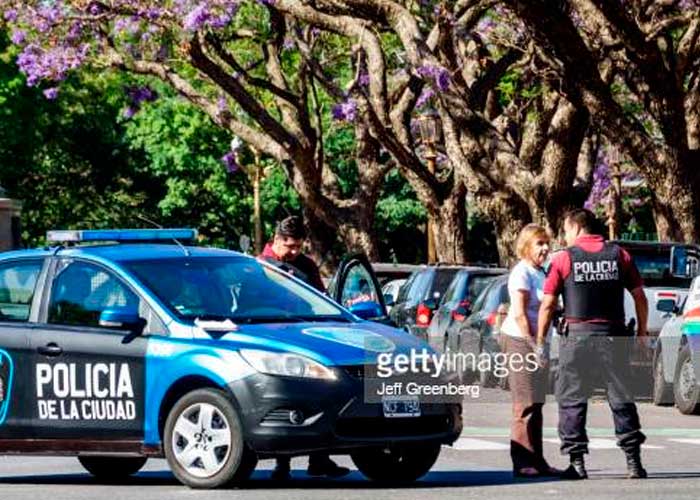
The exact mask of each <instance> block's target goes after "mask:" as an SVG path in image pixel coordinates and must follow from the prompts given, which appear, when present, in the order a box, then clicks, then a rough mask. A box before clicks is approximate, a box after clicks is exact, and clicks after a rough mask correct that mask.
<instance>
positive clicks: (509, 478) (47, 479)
mask: <svg viewBox="0 0 700 500" xmlns="http://www.w3.org/2000/svg"><path fill="white" fill-rule="evenodd" d="M271 472H272V471H271V470H257V471H255V472H254V473H253V476H252V477H251V479H250V480H248V481H247V482H246V483H244V484H243V485H241V486H240V487H239V489H243V490H262V489H349V488H352V489H357V488H358V487H360V488H366V489H383V488H392V489H394V488H412V489H416V488H456V487H469V486H493V485H506V484H519V483H537V482H551V481H556V479H552V478H535V479H516V478H514V477H513V474H512V473H511V472H510V471H507V470H506V471H504V470H486V471H434V472H430V473H428V474H427V475H426V476H424V477H423V478H422V479H420V480H419V481H417V482H415V483H408V484H377V483H374V482H371V481H368V480H367V479H366V478H365V477H364V476H363V475H362V474H361V473H359V472H358V471H353V472H351V473H350V474H348V475H347V476H345V477H343V478H339V479H327V478H314V477H309V476H307V475H306V472H305V471H304V470H303V469H296V470H293V471H292V478H291V479H290V480H288V481H281V482H275V481H272V480H270V479H269V477H270V474H271ZM697 477H700V474H698V476H697ZM0 484H44V485H46V484H55V485H63V484H65V485H93V486H100V485H110V486H113V485H121V486H125V487H129V486H180V483H179V482H178V481H177V480H176V479H175V478H174V476H173V475H172V474H171V473H170V472H169V471H144V472H140V473H139V474H137V475H136V476H133V477H131V478H129V480H128V481H123V482H105V481H101V480H98V479H96V478H93V477H92V476H90V475H89V474H80V473H78V474H47V475H36V474H32V475H23V476H11V477H0Z"/></svg>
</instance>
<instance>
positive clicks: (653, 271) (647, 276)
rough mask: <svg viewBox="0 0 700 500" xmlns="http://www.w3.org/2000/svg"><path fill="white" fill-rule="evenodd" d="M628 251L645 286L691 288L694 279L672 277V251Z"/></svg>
mask: <svg viewBox="0 0 700 500" xmlns="http://www.w3.org/2000/svg"><path fill="white" fill-rule="evenodd" d="M627 250H628V251H629V252H630V254H631V255H632V258H633V259H634V263H635V264H636V266H637V269H638V270H639V274H640V275H641V276H642V279H643V280H644V285H645V286H659V287H681V288H688V287H690V282H691V281H692V278H679V277H674V276H671V267H670V266H671V264H670V259H671V251H670V249H668V250H666V249H664V250H650V251H645V250H643V249H630V248H628V249H627Z"/></svg>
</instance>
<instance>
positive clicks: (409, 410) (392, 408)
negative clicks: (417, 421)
mask: <svg viewBox="0 0 700 500" xmlns="http://www.w3.org/2000/svg"><path fill="white" fill-rule="evenodd" d="M382 407H383V409H384V416H385V417H386V418H414V417H420V401H419V400H418V397H417V396H396V397H392V398H382Z"/></svg>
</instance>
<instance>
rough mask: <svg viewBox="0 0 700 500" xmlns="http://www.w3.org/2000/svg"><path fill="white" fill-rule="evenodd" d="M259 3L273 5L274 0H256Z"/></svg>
mask: <svg viewBox="0 0 700 500" xmlns="http://www.w3.org/2000/svg"><path fill="white" fill-rule="evenodd" d="M257 2H258V3H259V4H260V5H275V0H257Z"/></svg>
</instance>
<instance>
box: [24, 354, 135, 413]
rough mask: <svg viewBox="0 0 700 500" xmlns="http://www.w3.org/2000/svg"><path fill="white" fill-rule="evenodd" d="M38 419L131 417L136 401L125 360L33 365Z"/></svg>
mask: <svg viewBox="0 0 700 500" xmlns="http://www.w3.org/2000/svg"><path fill="white" fill-rule="evenodd" d="M36 396H37V406H38V410H39V418H40V419H41V420H134V419H135V418H136V404H135V403H134V389H133V385H132V381H131V373H130V371H129V365H128V364H126V363H95V364H91V363H86V364H75V363H56V364H54V365H50V364H47V363H39V364H37V365H36Z"/></svg>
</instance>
